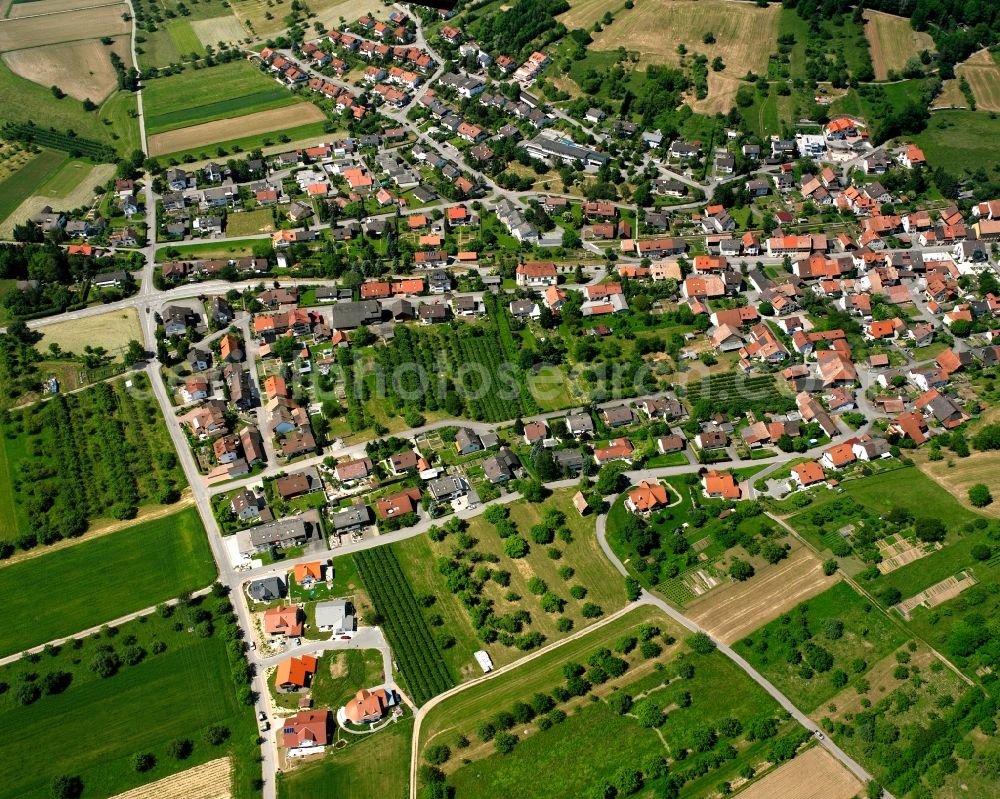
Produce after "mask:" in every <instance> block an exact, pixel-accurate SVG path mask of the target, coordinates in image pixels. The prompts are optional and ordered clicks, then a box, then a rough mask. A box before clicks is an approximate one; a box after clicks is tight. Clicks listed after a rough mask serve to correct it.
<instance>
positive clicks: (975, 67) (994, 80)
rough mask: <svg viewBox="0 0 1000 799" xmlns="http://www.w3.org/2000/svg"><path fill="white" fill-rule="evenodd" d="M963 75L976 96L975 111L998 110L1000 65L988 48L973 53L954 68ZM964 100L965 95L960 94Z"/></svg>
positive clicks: (999, 101)
mask: <svg viewBox="0 0 1000 799" xmlns="http://www.w3.org/2000/svg"><path fill="white" fill-rule="evenodd" d="M955 72H956V74H958V75H959V76H960V77H964V78H965V79H966V80H967V81H968V82H969V86H971V87H972V93H973V94H974V95H975V97H976V110H977V111H1000V66H998V65H997V62H996V61H995V60H994V57H993V54H992V53H990V51H989V50H980V51H979V52H978V53H974V54H973V55H971V56H969V58H968V59H967V60H966V61H964V62H963V63H961V64H959V65H958V67H956V69H955ZM962 99H963V101H964V99H965V95H962Z"/></svg>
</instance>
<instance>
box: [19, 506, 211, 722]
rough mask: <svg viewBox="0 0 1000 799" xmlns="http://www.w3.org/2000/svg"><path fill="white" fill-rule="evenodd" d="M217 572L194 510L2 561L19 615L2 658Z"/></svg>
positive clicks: (201, 582) (198, 584)
mask: <svg viewBox="0 0 1000 799" xmlns="http://www.w3.org/2000/svg"><path fill="white" fill-rule="evenodd" d="M215 576H216V570H215V562H214V561H213V560H212V553H211V551H210V550H209V548H208V541H207V539H206V536H205V529H204V527H203V526H202V524H201V519H200V518H199V517H198V511H197V510H196V509H195V508H186V509H185V510H182V511H180V512H178V513H175V514H172V515H170V516H164V517H162V518H159V519H154V520H152V521H149V522H145V523H143V524H137V525H135V526H133V527H129V528H126V529H124V530H122V531H120V532H117V533H111V534H110V535H106V536H101V537H100V538H95V539H93V540H91V541H84V542H83V543H80V544H77V545H76V546H72V547H68V548H66V549H60V550H57V551H54V552H49V553H47V554H44V555H40V556H38V557H35V558H30V559H28V560H23V561H20V562H18V563H14V564H11V565H9V566H3V567H0V592H2V593H3V596H4V597H6V600H5V601H6V608H7V611H8V612H9V613H11V614H12V616H11V618H16V619H18V623H17V624H14V625H11V626H10V628H9V629H8V631H7V633H6V634H5V635H4V636H3V640H2V642H0V656H2V655H9V654H11V653H13V652H19V651H21V650H23V649H25V648H27V647H32V646H36V645H38V644H42V643H45V642H46V641H51V640H52V639H54V638H59V637H61V636H66V635H71V634H72V633H75V632H77V631H79V630H85V629H87V628H88V627H92V626H95V625H98V624H102V623H104V622H106V621H110V620H112V619H116V618H119V617H121V616H124V615H126V614H128V613H131V612H133V611H136V610H139V609H141V608H145V607H149V606H151V605H155V604H157V603H158V602H162V601H164V600H166V599H170V598H171V597H175V596H178V595H179V594H181V593H182V592H184V591H195V590H198V589H200V588H204V587H205V586H207V585H208V584H209V583H211V582H212V580H214V579H215ZM8 729H9V728H8Z"/></svg>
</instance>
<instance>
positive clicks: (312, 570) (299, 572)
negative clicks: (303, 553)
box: [294, 560, 323, 583]
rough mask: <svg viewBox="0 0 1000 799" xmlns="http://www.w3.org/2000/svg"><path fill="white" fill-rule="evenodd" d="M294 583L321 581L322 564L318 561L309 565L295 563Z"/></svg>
mask: <svg viewBox="0 0 1000 799" xmlns="http://www.w3.org/2000/svg"><path fill="white" fill-rule="evenodd" d="M294 576H295V582H297V583H302V582H303V581H304V580H308V579H313V580H322V579H323V564H322V563H320V562H319V561H318V560H314V561H312V562H310V563H296V564H295V571H294Z"/></svg>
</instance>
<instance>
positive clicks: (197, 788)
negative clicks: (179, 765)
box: [111, 757, 233, 799]
mask: <svg viewBox="0 0 1000 799" xmlns="http://www.w3.org/2000/svg"><path fill="white" fill-rule="evenodd" d="M232 771H233V764H232V762H231V761H230V760H229V758H228V757H220V758H218V759H217V760H209V761H208V762H207V763H202V764H201V765H200V766H195V767H194V768H189V769H188V770H187V771H182V772H180V773H179V774H173V775H171V776H169V777H164V778H163V779H162V780H157V781H156V782H151V783H149V785H143V786H142V787H140V788H133V789H132V790H131V791H125V793H120V794H118V795H117V796H113V797H112V798H111V799H230V797H231V796H232V790H231V788H230V785H231V782H232Z"/></svg>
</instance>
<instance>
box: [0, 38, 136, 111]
mask: <svg viewBox="0 0 1000 799" xmlns="http://www.w3.org/2000/svg"><path fill="white" fill-rule="evenodd" d="M111 52H115V53H117V54H118V55H119V56H120V57H121V58H122V60H123V61H124V62H125V63H126V65H129V64H130V63H131V55H130V52H129V46H128V37H127V36H116V37H115V38H114V44H113V45H111V46H107V45H103V44H101V42H100V41H99V40H97V39H86V40H83V41H79V42H64V43H62V44H50V45H46V46H44V47H33V48H32V49H30V50H13V51H11V52H9V53H4V55H3V60H4V63H6V64H7V66H8V67H10V70H11V72H13V73H14V74H15V75H20V76H21V77H22V78H26V79H27V80H30V81H34V82H35V83H37V84H39V85H41V86H58V87H59V88H60V89H62V90H63V91H64V92H66V94H68V95H69V96H70V97H75V98H76V99H77V100H86V99H90V100H93V101H94V102H95V103H100V102H101V101H102V100H103V99H104V98H105V97H107V96H108V95H109V94H111V92H113V91H114V90H115V89H116V88H117V87H118V79H117V76H116V75H115V70H114V67H112V66H111V55H110V54H111Z"/></svg>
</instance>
